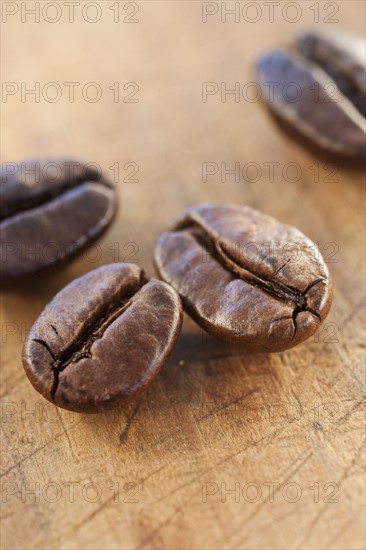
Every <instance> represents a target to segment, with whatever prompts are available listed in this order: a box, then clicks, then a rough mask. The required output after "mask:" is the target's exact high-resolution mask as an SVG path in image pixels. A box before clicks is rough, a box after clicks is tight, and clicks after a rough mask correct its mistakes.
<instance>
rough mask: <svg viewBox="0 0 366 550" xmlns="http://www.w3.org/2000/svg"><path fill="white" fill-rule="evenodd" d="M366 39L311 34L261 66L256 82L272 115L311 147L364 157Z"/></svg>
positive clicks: (318, 33)
mask: <svg viewBox="0 0 366 550" xmlns="http://www.w3.org/2000/svg"><path fill="white" fill-rule="evenodd" d="M365 47H366V44H365V40H364V39H355V38H353V37H345V36H344V35H341V34H335V33H325V32H309V33H305V34H303V35H302V36H300V37H299V38H298V40H297V42H296V44H295V48H294V49H288V50H277V51H274V52H271V53H269V54H268V55H265V56H264V57H262V58H261V59H260V60H259V62H258V63H257V75H258V82H259V84H260V86H261V89H262V94H263V98H264V99H265V100H266V102H267V104H268V106H269V108H270V109H271V110H272V111H273V113H274V114H275V115H276V116H277V117H278V118H279V119H280V120H282V121H283V122H284V123H285V125H286V126H288V127H290V128H291V129H292V130H295V132H296V133H298V134H301V135H303V136H304V137H305V138H306V139H307V140H309V141H310V142H311V143H312V144H313V145H315V146H317V147H319V148H321V149H323V150H324V151H327V152H328V153H331V154H335V155H337V157H339V156H341V157H348V158H353V159H363V158H364V157H365V153H366V147H365V145H366V120H365V116H366V63H365Z"/></svg>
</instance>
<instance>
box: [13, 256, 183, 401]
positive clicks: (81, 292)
mask: <svg viewBox="0 0 366 550" xmlns="http://www.w3.org/2000/svg"><path fill="white" fill-rule="evenodd" d="M181 323H182V307H181V302H180V299H179V296H178V294H177V293H176V292H175V290H173V289H172V288H171V287H170V286H169V285H167V284H166V283H164V282H162V281H157V280H154V279H151V280H148V279H146V278H145V276H144V273H143V271H142V270H141V269H140V268H139V267H138V266H136V265H132V264H111V265H107V266H103V267H100V268H98V269H95V270H94V271H91V272H89V273H87V274H86V275H84V276H83V277H80V278H79V279H76V280H75V281H73V282H72V283H70V284H68V285H67V286H66V287H65V288H64V289H63V290H62V291H61V292H59V293H58V294H57V295H56V296H55V298H54V299H53V300H52V301H51V302H50V303H49V304H48V305H47V306H46V308H45V309H44V310H43V312H42V313H41V315H40V317H39V318H38V319H37V321H36V322H35V324H34V325H33V327H32V329H31V331H30V334H29V337H28V340H27V342H26V344H25V346H24V350H23V365H24V368H25V371H26V373H27V375H28V378H29V379H30V381H31V383H32V384H33V386H34V387H35V389H36V390H37V391H39V392H40V393H41V394H42V395H43V396H44V397H45V398H46V399H48V400H49V401H51V402H52V403H54V404H56V405H58V406H59V407H62V408H65V409H69V410H72V411H78V412H99V411H103V410H105V409H109V408H112V407H114V406H116V405H117V404H119V403H121V402H124V401H128V400H130V399H132V398H134V397H136V396H137V395H138V394H140V393H141V392H142V391H143V390H144V389H145V388H146V387H147V386H148V385H149V384H150V383H151V382H152V380H153V379H154V377H155V376H156V375H157V373H158V372H159V370H160V369H161V367H162V366H163V365H164V363H165V362H166V360H167V358H168V356H169V354H170V352H171V350H172V348H173V346H174V344H175V341H176V339H177V337H178V335H179V332H180V328H181Z"/></svg>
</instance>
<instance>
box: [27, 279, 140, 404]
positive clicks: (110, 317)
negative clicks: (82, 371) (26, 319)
mask: <svg viewBox="0 0 366 550" xmlns="http://www.w3.org/2000/svg"><path fill="white" fill-rule="evenodd" d="M147 282H148V279H147V278H146V277H145V274H144V273H143V272H142V273H141V276H140V281H139V286H138V288H137V290H136V288H134V289H132V290H131V291H130V292H129V293H128V296H126V297H125V298H124V300H122V303H121V302H119V303H118V306H116V305H112V306H109V307H108V309H107V311H106V312H105V314H104V315H102V316H101V317H100V318H99V320H98V323H97V325H96V326H95V325H94V326H91V328H92V330H91V331H90V327H89V330H86V331H85V332H84V334H82V335H81V336H80V337H79V338H78V339H77V340H76V341H75V342H73V343H72V344H71V345H70V346H69V347H68V348H66V349H65V350H64V351H63V352H62V353H61V355H60V356H59V357H58V358H57V357H56V356H55V354H54V353H53V351H52V349H51V347H50V346H49V344H47V342H45V340H42V339H40V338H33V340H34V341H35V342H38V343H39V344H40V345H42V346H43V347H45V348H46V349H47V351H48V352H49V353H50V355H51V357H52V359H53V362H52V363H51V369H52V371H53V374H54V382H53V385H52V389H51V392H50V395H51V399H52V400H53V401H54V400H55V396H56V392H57V389H58V386H59V375H60V373H61V372H62V371H63V370H65V369H66V367H67V366H68V365H70V364H71V363H76V362H78V361H80V360H81V359H84V358H90V357H91V353H90V349H91V347H92V345H93V344H94V342H96V340H100V339H101V338H102V337H103V335H104V333H105V331H106V330H107V328H108V327H109V326H110V325H111V324H112V323H113V322H114V321H115V320H116V319H118V318H119V317H120V316H121V315H122V314H123V313H124V312H125V311H126V310H127V309H128V308H129V307H130V305H131V303H132V300H131V298H132V296H134V295H136V293H137V292H138V291H139V290H140V289H141V288H142V286H144V285H145V284H146V283H147ZM50 326H51V328H52V329H53V330H54V331H55V333H56V334H58V333H57V330H56V328H55V327H54V325H50ZM80 347H81V349H78V348H80Z"/></svg>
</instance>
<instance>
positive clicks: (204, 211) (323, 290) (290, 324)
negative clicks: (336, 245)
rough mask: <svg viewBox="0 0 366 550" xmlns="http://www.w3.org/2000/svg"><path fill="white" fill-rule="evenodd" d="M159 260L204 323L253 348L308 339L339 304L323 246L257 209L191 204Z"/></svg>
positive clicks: (163, 240)
mask: <svg viewBox="0 0 366 550" xmlns="http://www.w3.org/2000/svg"><path fill="white" fill-rule="evenodd" d="M155 264H156V268H157V271H158V272H159V274H160V276H161V277H162V279H164V280H165V281H166V282H168V283H170V284H171V285H172V286H173V287H174V288H176V289H177V291H178V292H179V294H180V296H181V298H182V300H183V304H184V306H185V308H186V310H187V312H188V313H189V314H190V315H191V316H192V317H193V318H194V319H195V320H196V321H197V322H198V323H199V324H200V325H201V326H202V327H203V328H204V329H206V330H207V331H208V332H210V333H212V334H215V335H217V336H219V337H221V338H223V339H224V340H228V341H233V342H242V343H243V344H245V347H246V349H248V350H250V351H256V352H272V351H281V350H285V349H287V348H291V347H293V346H295V345H296V344H298V343H300V342H302V341H304V340H306V339H307V338H309V337H310V336H311V335H312V334H313V333H314V332H315V331H316V330H317V329H318V328H319V325H320V323H321V322H322V321H323V320H324V318H325V317H326V315H327V313H328V311H329V308H330V304H331V297H332V286H331V281H330V278H329V274H328V269H327V267H326V265H325V264H324V261H323V260H322V258H321V257H320V255H319V252H318V251H317V249H316V247H315V245H314V244H313V243H312V242H311V241H310V240H309V239H307V238H306V237H305V236H304V235H303V234H302V233H301V232H300V231H298V230H297V229H295V228H293V227H290V226H288V225H284V224H282V223H280V222H278V221H276V220H275V219H273V218H271V217H269V216H266V215H264V214H261V213H260V212H257V211H256V210H253V209H251V208H249V207H239V206H235V205H226V204H222V205H220V204H217V205H215V204H213V205H205V204H203V205H198V206H195V207H193V208H191V209H189V210H187V211H186V212H184V213H183V214H182V216H181V217H180V219H179V220H178V221H177V222H176V224H175V225H174V227H173V229H172V230H171V231H169V232H167V233H164V234H163V235H162V236H161V237H160V238H159V240H158V243H157V246H156V250H155Z"/></svg>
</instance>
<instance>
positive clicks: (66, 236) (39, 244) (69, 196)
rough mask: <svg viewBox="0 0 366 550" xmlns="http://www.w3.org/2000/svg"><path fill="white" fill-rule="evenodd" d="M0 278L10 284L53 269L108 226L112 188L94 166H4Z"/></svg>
mask: <svg viewBox="0 0 366 550" xmlns="http://www.w3.org/2000/svg"><path fill="white" fill-rule="evenodd" d="M0 201H1V203H0V235H1V237H0V272H1V277H2V278H4V279H6V278H10V277H12V276H17V275H24V274H29V273H32V272H35V271H38V270H40V269H42V268H45V267H48V266H50V265H52V264H55V263H56V262H58V261H59V260H62V259H64V258H65V257H67V256H69V255H71V254H72V253H74V252H76V251H78V250H79V249H80V248H81V247H84V246H85V245H87V244H88V243H89V242H90V241H91V240H93V239H94V238H95V237H97V236H98V235H99V234H100V233H101V232H102V231H103V230H105V229H106V228H107V226H108V225H109V224H110V222H111V220H112V218H113V215H114V213H115V208H116V200H115V192H114V188H113V185H112V184H111V183H110V182H109V181H108V180H107V179H106V178H105V177H104V176H103V175H102V174H101V171H100V170H99V169H97V168H95V167H94V165H92V164H83V163H80V162H77V161H72V160H57V159H56V160H43V161H28V162H22V163H18V164H15V163H8V164H4V166H3V168H2V170H1V175H0Z"/></svg>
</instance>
